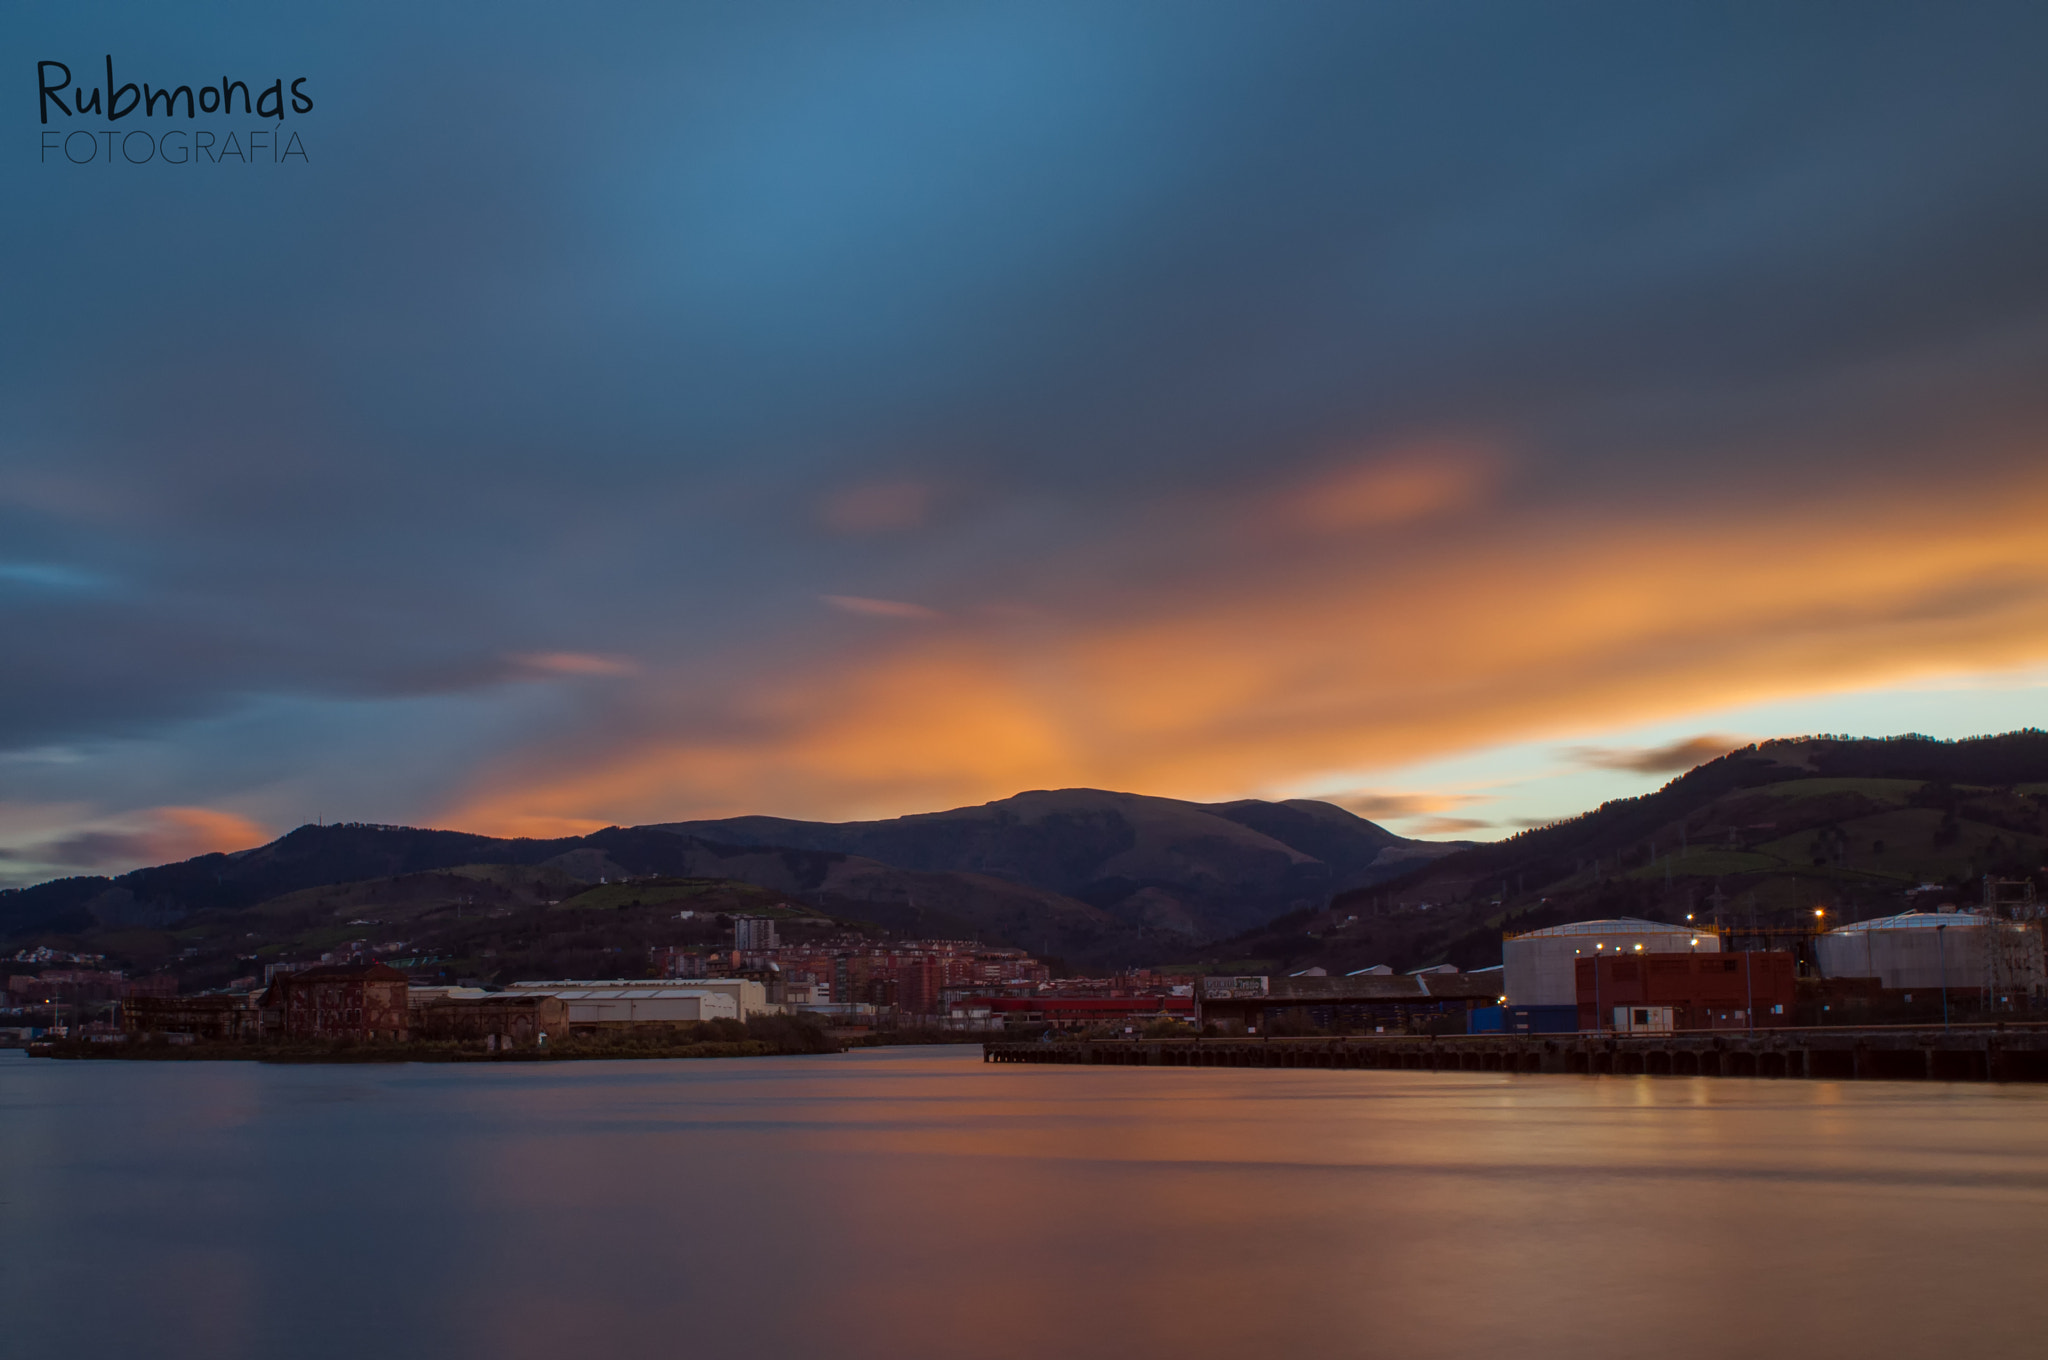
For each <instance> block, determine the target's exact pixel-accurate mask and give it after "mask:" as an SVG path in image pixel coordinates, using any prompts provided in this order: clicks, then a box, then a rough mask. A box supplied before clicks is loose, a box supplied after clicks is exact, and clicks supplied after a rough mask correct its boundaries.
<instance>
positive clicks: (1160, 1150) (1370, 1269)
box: [0, 1049, 2048, 1360]
mask: <svg viewBox="0 0 2048 1360" xmlns="http://www.w3.org/2000/svg"><path fill="white" fill-rule="evenodd" d="M2044 1211H2048V1090H2044V1089H2033V1088H1987V1087H1973V1086H1909V1085H1886V1084H1875V1083H1872V1084H1862V1085H1848V1084H1845V1085H1830V1084H1826V1083H1810V1084H1809V1083H1791V1082H1775V1083H1774V1082H1748V1081H1710V1080H1709V1081H1699V1080H1685V1079H1669V1078H1644V1077H1599V1078H1568V1077H1502V1076H1495V1075H1482V1074H1477V1073H1472V1074H1464V1075H1458V1074H1443V1075H1438V1074H1432V1073H1377V1072H1306V1071H1304V1072H1256V1071H1247V1072H1236V1071H1226V1070H1194V1071H1176V1070H1158V1071H1152V1070H1136V1071H1133V1070H1115V1069H1103V1070H1091V1069H1085V1068H1057V1067H1044V1068H1035V1067H1011V1066H988V1067H984V1066H983V1065H982V1064H981V1063H980V1061H979V1056H978V1050H974V1049H912V1050H898V1051H894V1052H880V1053H861V1054H849V1055H845V1056H842V1057H834V1058H815V1059H767V1060H760V1061H747V1062H682V1063H651V1062H650V1063H617V1064H608V1063H585V1064H563V1065H560V1066H547V1067H539V1066H533V1067H528V1066H507V1067H482V1066H466V1067H445V1066H417V1067H415V1066H406V1067H266V1066H259V1065H256V1064H253V1063H221V1064H203V1065H202V1064H193V1065H179V1064H146V1063H138V1064H128V1063H54V1062H48V1061H41V1060H38V1061H30V1060H28V1059H26V1058H24V1057H22V1056H21V1055H19V1054H16V1053H7V1054H0V1231H4V1237H0V1262H4V1271H0V1338H4V1345H0V1350H4V1351H5V1352H6V1353H7V1354H9V1355H18V1356H23V1357H28V1356H45V1355H47V1356H88V1357H89V1356H115V1355H135V1356H148V1357H150V1358H151V1360H184V1358H185V1357H202V1356H203V1357H209V1358H210V1360H235V1358H238V1357H245V1356H246V1357H259V1356H260V1357H264V1360H279V1358H280V1357H290V1358H291V1360H298V1358H300V1357H322V1356H344V1355H345V1356H351V1357H358V1358H360V1357H376V1360H399V1358H403V1357H413V1356H421V1357H426V1356H432V1357H437V1360H445V1358H447V1357H471V1356H476V1357H486V1356H488V1357H492V1360H525V1357H536V1358H538V1357H548V1358H549V1360H569V1358H570V1357H580V1356H586V1355H589V1356H604V1357H640V1356H668V1355H695V1354H705V1355H718V1354H724V1355H748V1354H760V1355H769V1356H795V1355H807V1356H813V1357H819V1358H820V1360H827V1358H832V1357H866V1356H875V1357H890V1360H921V1358H922V1357H974V1358H975V1360H984V1358H987V1360H1000V1358H1003V1357H1026V1356H1028V1357H1032V1360H1063V1358H1064V1357H1072V1356H1084V1357H1088V1356H1115V1357H1119V1360H1132V1358H1133V1357H1151V1356H1160V1357H1173V1358H1175V1360H1201V1358H1202V1357H1209V1356H1232V1357H1247V1356H1273V1355H1304V1356H1307V1355H1320V1356H1387V1357H1402V1360H1416V1358H1422V1360H1427V1358H1429V1357H1459V1358H1460V1360H1464V1358H1465V1357H1475V1356H1501V1357H1508V1358H1509V1360H1528V1358H1530V1357H1547V1356H1572V1357H1605V1356H1613V1357H1628V1358H1629V1360H1643V1358H1644V1357H1659V1358H1660V1360H1661V1358H1662V1357H1674V1356H1675V1357H1722V1356H1727V1357H1745V1360H1747V1358H1749V1357H1757V1356H1772V1355H1791V1354H1795V1353H1797V1354H1803V1355H1809V1356H1844V1357H1848V1356H1856V1357H1873V1356H1876V1357H1889V1356H1929V1357H1933V1356H1945V1355H1949V1354H1951V1353H1957V1352H1961V1353H1968V1354H1985V1355H1994V1356H2002V1355H2033V1354H2041V1353H2043V1351H2044V1350H2048V1289H2044V1288H2043V1280H2042V1266H2043V1264H2044V1262H2048V1212H2044ZM712 1348H718V1349H715V1350H714V1349H712Z"/></svg>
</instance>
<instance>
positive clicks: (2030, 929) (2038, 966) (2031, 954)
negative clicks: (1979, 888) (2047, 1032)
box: [1983, 874, 2042, 1010]
mask: <svg viewBox="0 0 2048 1360" xmlns="http://www.w3.org/2000/svg"><path fill="white" fill-rule="evenodd" d="M1983 914H1984V916H1985V918H1986V919H1985V922H1984V929H1985V930H1986V932H1987V936H1986V939H1985V942H1984V1005H1985V1007H1986V1009H1989V1010H2011V1009H2015V1008H2017V1007H2018V1006H2020V1005H2022V1004H2024V1003H2023V1002H2022V1001H2021V1000H2020V998H2021V997H2023V996H2026V995H2027V994H2029V993H2031V992H2034V991H2035V990H2037V989H2038V988H2039V987H2040V986H2041V984H2042V937H2041V927H2040V926H2039V925H2038V924H2037V923H2038V922H2039V921H2040V920H2041V916H2042V904H2041V903H2040V902H2039V901H2038V900H2036V898H2035V895H2034V883H2033V880H2032V879H2018V880H2012V879H1994V878H1992V877H1991V875H1989V874H1986V875H1984V906H1983Z"/></svg>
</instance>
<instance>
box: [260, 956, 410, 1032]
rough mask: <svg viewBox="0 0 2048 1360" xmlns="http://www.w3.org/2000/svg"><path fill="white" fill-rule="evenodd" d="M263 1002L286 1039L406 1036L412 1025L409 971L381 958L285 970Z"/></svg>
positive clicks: (265, 1009)
mask: <svg viewBox="0 0 2048 1360" xmlns="http://www.w3.org/2000/svg"><path fill="white" fill-rule="evenodd" d="M261 1004H262V1008H263V1009H264V1011H266V1012H268V1013H269V1014H271V1015H274V1016H275V1017H276V1021H275V1030H274V1032H275V1033H277V1034H281V1035H282V1036H283V1037H285V1038H287V1039H358V1040H391V1041H398V1042H403V1041H404V1040H405V1039H407V1038H408V1037H410V1034H411V1029H412V1014H411V1011H410V1009H409V1008H408V1006H407V987H406V981H405V974H403V973H401V972H399V971H398V970H397V969H396V968H390V967H387V966H385V965H384V964H381V963H340V964H323V965H322V966H320V967H318V968H308V969H305V970H304V971H303V972H297V973H280V974H278V976H277V978H276V980H274V981H273V982H272V983H271V984H270V989H269V990H268V991H266V992H264V994H263V1000H262V1003H261Z"/></svg>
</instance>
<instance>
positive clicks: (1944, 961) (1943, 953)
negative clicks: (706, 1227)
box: [1934, 922, 1948, 1030]
mask: <svg viewBox="0 0 2048 1360" xmlns="http://www.w3.org/2000/svg"><path fill="white" fill-rule="evenodd" d="M1947 929H1948V925H1947V923H1945V922H1944V923H1943V924H1941V925H1938V926H1936V927H1935V928H1934V950H1935V954H1936V956H1937V957H1938V958H1940V960H1941V1027H1942V1029H1944V1030H1946V1029H1947V1028H1948V942H1947V941H1946V940H1945V939H1944V938H1943V937H1942V932H1943V931H1944V930H1947Z"/></svg>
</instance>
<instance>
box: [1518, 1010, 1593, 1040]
mask: <svg viewBox="0 0 2048 1360" xmlns="http://www.w3.org/2000/svg"><path fill="white" fill-rule="evenodd" d="M1507 1023H1508V1028H1507V1032H1508V1033H1509V1034H1577V1033H1578V1032H1579V1008H1578V1007H1577V1006H1510V1007H1508V1008H1507Z"/></svg>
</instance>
